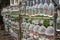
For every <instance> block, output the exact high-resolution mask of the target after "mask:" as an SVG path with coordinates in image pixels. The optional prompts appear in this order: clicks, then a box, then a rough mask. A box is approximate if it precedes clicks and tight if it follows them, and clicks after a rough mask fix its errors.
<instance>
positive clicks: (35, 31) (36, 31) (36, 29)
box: [33, 25, 40, 35]
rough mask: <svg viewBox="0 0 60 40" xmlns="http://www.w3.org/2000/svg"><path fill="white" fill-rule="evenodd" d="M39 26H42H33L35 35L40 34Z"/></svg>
mask: <svg viewBox="0 0 60 40" xmlns="http://www.w3.org/2000/svg"><path fill="white" fill-rule="evenodd" d="M39 27H40V26H39V25H35V27H34V28H33V32H34V35H37V34H38V28H39Z"/></svg>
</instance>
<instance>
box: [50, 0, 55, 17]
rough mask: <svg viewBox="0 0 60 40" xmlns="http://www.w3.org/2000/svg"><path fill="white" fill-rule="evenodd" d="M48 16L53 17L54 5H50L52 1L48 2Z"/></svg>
mask: <svg viewBox="0 0 60 40" xmlns="http://www.w3.org/2000/svg"><path fill="white" fill-rule="evenodd" d="M49 15H50V16H53V15H54V5H53V3H52V0H50V4H49Z"/></svg>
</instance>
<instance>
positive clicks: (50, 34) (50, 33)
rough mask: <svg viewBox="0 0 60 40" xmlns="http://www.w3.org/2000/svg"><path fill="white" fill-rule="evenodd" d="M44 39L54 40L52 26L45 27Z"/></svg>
mask: <svg viewBox="0 0 60 40" xmlns="http://www.w3.org/2000/svg"><path fill="white" fill-rule="evenodd" d="M45 34H46V40H54V39H53V37H54V28H53V27H52V26H49V27H48V28H47V29H46V32H45Z"/></svg>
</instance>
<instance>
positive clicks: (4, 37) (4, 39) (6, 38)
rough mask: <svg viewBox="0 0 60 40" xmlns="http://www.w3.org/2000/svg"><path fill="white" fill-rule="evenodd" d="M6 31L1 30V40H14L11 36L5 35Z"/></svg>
mask: <svg viewBox="0 0 60 40" xmlns="http://www.w3.org/2000/svg"><path fill="white" fill-rule="evenodd" d="M5 33H6V31H3V30H0V40H13V38H12V37H11V36H10V35H5Z"/></svg>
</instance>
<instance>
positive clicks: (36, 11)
mask: <svg viewBox="0 0 60 40" xmlns="http://www.w3.org/2000/svg"><path fill="white" fill-rule="evenodd" d="M34 8H35V9H34V10H35V12H34V14H35V15H37V14H38V0H36V5H35V7H34Z"/></svg>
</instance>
